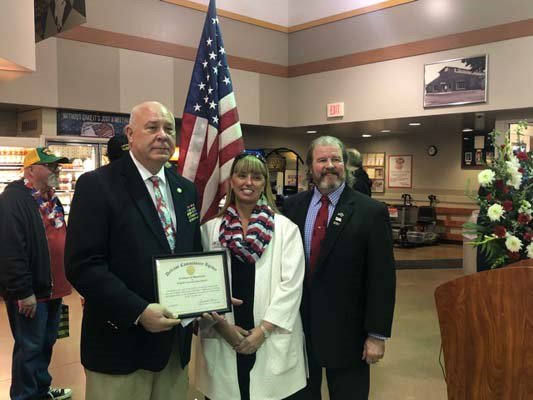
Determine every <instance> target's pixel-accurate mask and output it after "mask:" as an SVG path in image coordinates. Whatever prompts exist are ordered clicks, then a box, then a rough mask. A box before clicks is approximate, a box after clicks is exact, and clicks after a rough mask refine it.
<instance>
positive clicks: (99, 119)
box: [57, 109, 129, 138]
mask: <svg viewBox="0 0 533 400" xmlns="http://www.w3.org/2000/svg"><path fill="white" fill-rule="evenodd" d="M128 122H129V115H128V114H110V113H103V112H91V111H75V110H62V109H58V110H57V134H58V135H60V136H83V137H93V138H110V137H112V136H115V135H116V134H122V132H123V130H124V128H125V126H126V125H127V124H128Z"/></svg>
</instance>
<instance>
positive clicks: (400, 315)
mask: <svg viewBox="0 0 533 400" xmlns="http://www.w3.org/2000/svg"><path fill="white" fill-rule="evenodd" d="M395 253H396V257H397V258H398V259H404V260H406V259H407V260H409V259H431V258H434V257H442V258H446V259H448V258H460V257H461V246H454V245H440V246H431V247H420V248H416V249H395ZM426 257H427V258H426ZM397 276H398V284H397V303H396V312H395V319H394V326H393V336H392V338H391V339H390V340H389V341H388V342H387V350H386V356H385V358H384V359H383V361H381V362H380V363H379V364H377V365H376V366H374V367H372V378H371V396H370V398H371V399H372V400H427V399H431V400H445V399H446V386H445V383H444V379H443V377H442V372H441V369H440V366H439V361H438V360H439V350H440V333H439V327H438V321H437V315H436V311H435V303H434V300H433V293H434V291H435V288H436V287H437V286H438V285H439V284H441V283H443V282H446V281H448V280H451V279H454V278H457V277H459V276H462V271H461V270H458V269H431V270H400V271H398V272H397ZM66 302H67V303H68V304H69V305H70V313H71V321H70V322H71V328H70V334H71V336H70V338H67V339H61V340H59V341H58V342H57V344H56V345H55V347H54V355H53V359H52V363H51V367H50V371H51V373H52V375H53V376H54V382H53V384H54V385H55V386H68V387H71V388H72V390H73V391H74V396H73V399H74V400H83V399H84V398H85V396H84V393H83V392H84V384H85V378H84V373H83V368H82V367H81V364H80V358H79V337H80V319H81V312H82V311H81V305H80V301H79V296H78V295H77V294H73V295H71V296H69V297H68V298H67V299H66ZM12 346H13V340H12V337H11V332H10V330H9V325H8V323H7V316H6V311H5V307H4V306H3V305H2V306H0V400H7V399H9V382H10V368H11V351H12ZM196 398H197V399H201V398H202V397H201V396H200V395H199V394H198V393H196V392H195V391H194V390H191V391H190V393H189V395H188V400H193V399H196ZM327 398H328V397H327V395H326V396H325V399H327ZM128 400H130V399H128ZM131 400H134V399H131ZM228 400H229V399H228Z"/></svg>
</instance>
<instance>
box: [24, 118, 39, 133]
mask: <svg viewBox="0 0 533 400" xmlns="http://www.w3.org/2000/svg"><path fill="white" fill-rule="evenodd" d="M20 130H21V131H22V132H28V131H36V130H37V120H36V119H27V120H24V121H22V123H21V127H20Z"/></svg>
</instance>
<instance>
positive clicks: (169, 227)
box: [150, 176, 176, 251]
mask: <svg viewBox="0 0 533 400" xmlns="http://www.w3.org/2000/svg"><path fill="white" fill-rule="evenodd" d="M150 181H152V184H153V185H154V194H155V203H156V209H157V213H158V214H159V219H160V220H161V225H162V226H163V230H164V231H165V236H166V237H167V241H168V245H169V246H170V249H171V250H172V251H174V248H175V247H176V230H175V229H174V225H173V224H172V218H171V216H170V210H169V209H168V206H167V203H166V202H165V199H164V197H163V194H162V193H161V188H160V187H159V178H158V177H157V176H151V177H150Z"/></svg>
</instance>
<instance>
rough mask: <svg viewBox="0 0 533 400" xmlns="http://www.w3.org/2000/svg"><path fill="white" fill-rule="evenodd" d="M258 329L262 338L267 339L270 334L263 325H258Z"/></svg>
mask: <svg viewBox="0 0 533 400" xmlns="http://www.w3.org/2000/svg"><path fill="white" fill-rule="evenodd" d="M259 329H261V332H263V337H264V338H265V340H266V339H268V338H269V336H270V334H271V332H270V331H269V330H268V329H267V328H265V327H264V326H263V324H261V325H259Z"/></svg>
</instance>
